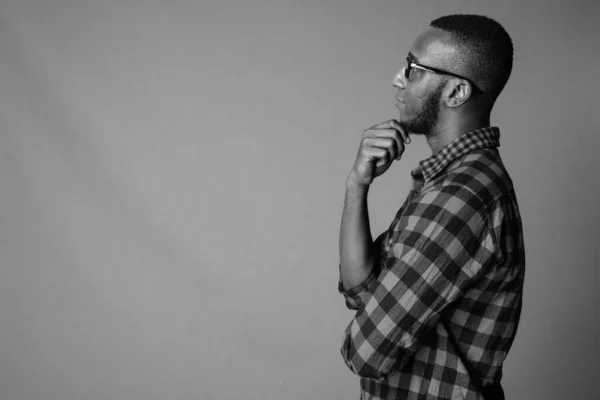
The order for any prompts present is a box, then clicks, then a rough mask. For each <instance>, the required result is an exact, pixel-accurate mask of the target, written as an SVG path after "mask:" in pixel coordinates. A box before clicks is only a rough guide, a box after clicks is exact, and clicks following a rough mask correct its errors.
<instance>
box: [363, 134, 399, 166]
mask: <svg viewBox="0 0 600 400" xmlns="http://www.w3.org/2000/svg"><path fill="white" fill-rule="evenodd" d="M365 136H366V137H385V138H390V139H392V140H394V141H395V143H396V150H397V151H396V154H395V157H394V158H395V159H397V160H399V159H400V157H401V156H402V154H403V153H404V141H403V140H402V138H401V137H400V135H399V133H398V131H397V130H396V129H370V130H367V131H366V132H365Z"/></svg>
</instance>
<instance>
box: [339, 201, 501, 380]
mask: <svg viewBox="0 0 600 400" xmlns="http://www.w3.org/2000/svg"><path fill="white" fill-rule="evenodd" d="M483 208H484V205H483V204H480V203H478V202H476V201H474V199H468V198H461V197H459V196H456V195H455V194H453V193H450V192H448V191H447V190H443V191H431V192H429V193H426V194H425V195H423V196H422V199H421V200H420V201H419V202H418V203H413V204H411V205H409V207H407V210H406V212H405V214H404V216H403V218H401V219H400V220H399V222H398V226H397V227H396V229H395V231H396V232H397V234H398V235H397V237H396V238H395V240H394V243H393V244H392V247H391V249H390V250H391V251H390V252H389V255H388V258H387V260H386V266H389V267H387V268H386V269H385V270H383V271H382V272H381V273H380V274H379V276H378V277H375V276H374V275H371V276H370V277H369V278H368V279H367V281H366V282H365V283H363V284H362V285H361V287H359V288H354V289H353V290H352V291H351V292H350V291H349V292H348V293H346V294H347V295H348V296H347V299H348V302H349V303H350V304H352V305H353V306H358V307H360V306H361V305H362V304H363V303H364V307H360V308H359V311H358V314H357V315H356V317H355V319H354V320H353V321H352V323H351V324H350V325H349V327H348V329H347V335H346V339H345V343H344V346H343V351H344V356H345V357H344V358H345V360H346V362H347V365H348V366H349V367H350V368H351V369H352V371H354V372H355V373H356V374H358V375H360V376H365V377H372V378H380V377H385V376H386V375H387V374H389V373H390V372H392V371H394V370H399V369H400V368H402V366H403V364H404V363H405V362H406V361H407V359H408V358H409V357H410V356H411V355H412V354H413V353H414V352H415V351H416V350H417V348H418V347H419V346H420V342H421V338H422V337H423V335H424V334H425V333H426V332H427V331H428V330H429V329H430V328H431V327H432V326H434V325H435V324H436V323H437V322H438V320H439V318H440V314H441V312H442V311H443V310H444V309H445V308H446V307H447V306H448V305H449V304H452V303H453V302H454V301H455V300H456V299H458V298H459V297H460V296H461V295H462V294H463V293H464V291H465V290H466V289H467V288H468V287H469V285H470V284H471V283H472V282H473V281H474V280H475V279H477V278H478V277H479V276H480V275H481V272H482V270H483V266H484V265H489V263H490V262H491V261H492V260H493V255H494V246H495V244H494V239H493V237H492V234H491V232H490V230H489V229H488V227H487V223H486V221H485V219H484V218H483V215H482V213H481V211H482V209H483ZM369 288H372V290H373V292H370V291H369Z"/></svg>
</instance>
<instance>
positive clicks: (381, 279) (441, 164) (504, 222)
mask: <svg viewBox="0 0 600 400" xmlns="http://www.w3.org/2000/svg"><path fill="white" fill-rule="evenodd" d="M499 138H500V132H499V130H498V129H497V128H495V127H491V128H484V129H480V130H476V131H472V132H469V133H467V134H465V135H462V136H461V137H459V138H457V139H456V140H455V141H453V142H452V143H450V144H449V145H447V146H446V147H445V148H443V149H442V150H441V151H440V152H439V153H438V154H435V155H432V156H431V157H429V158H427V159H426V160H424V161H421V162H420V163H419V168H417V169H416V170H414V171H413V172H412V176H413V188H412V190H411V191H410V193H409V195H408V198H407V199H406V201H405V203H404V204H403V205H402V207H401V208H400V210H399V211H398V214H397V215H396V217H395V219H394V221H393V222H392V224H391V226H390V228H389V230H388V231H387V232H384V233H383V234H381V235H380V236H379V237H378V238H377V240H376V241H375V243H374V246H376V249H377V251H378V252H379V254H380V262H379V263H378V265H376V267H375V268H373V272H372V273H371V275H370V276H369V277H368V278H367V279H366V280H365V282H363V283H362V284H361V285H359V286H358V287H355V288H351V289H349V290H344V287H343V285H342V282H341V279H340V282H339V291H340V292H341V293H342V294H343V295H344V297H345V299H346V305H347V306H348V308H350V309H353V310H358V311H357V313H356V315H355V317H354V319H353V320H352V322H351V323H350V325H349V326H348V328H347V329H346V332H345V335H344V342H343V345H342V349H341V352H342V355H343V357H344V360H345V362H346V364H347V365H348V367H349V368H350V369H351V370H352V371H353V372H354V373H356V374H357V375H358V376H360V377H361V380H360V383H361V394H362V396H361V398H362V399H364V400H367V399H485V400H489V399H504V393H503V390H502V387H501V386H500V379H501V377H502V363H503V361H504V359H505V357H506V355H507V352H508V350H509V348H510V346H511V344H512V342H513V339H514V337H515V332H516V329H517V325H518V322H519V316H520V312H521V301H522V292H523V279H524V273H525V251H524V246H523V233H522V226H521V218H520V215H519V208H518V205H517V200H516V197H515V193H514V189H513V184H512V181H511V179H510V177H509V176H508V173H507V172H506V170H505V168H504V165H503V164H502V161H501V159H500V155H499V152H498V149H497V147H498V146H499Z"/></svg>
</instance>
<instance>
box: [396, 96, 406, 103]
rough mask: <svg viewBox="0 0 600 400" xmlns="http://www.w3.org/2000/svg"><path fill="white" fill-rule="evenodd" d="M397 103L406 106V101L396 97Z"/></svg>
mask: <svg viewBox="0 0 600 400" xmlns="http://www.w3.org/2000/svg"><path fill="white" fill-rule="evenodd" d="M396 103H403V104H404V101H403V100H400V99H399V98H397V97H396Z"/></svg>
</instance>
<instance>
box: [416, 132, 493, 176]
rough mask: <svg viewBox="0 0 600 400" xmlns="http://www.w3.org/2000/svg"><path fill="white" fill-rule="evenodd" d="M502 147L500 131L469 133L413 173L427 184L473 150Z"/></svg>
mask: <svg viewBox="0 0 600 400" xmlns="http://www.w3.org/2000/svg"><path fill="white" fill-rule="evenodd" d="M499 146H500V129H498V128H497V127H487V128H482V129H477V130H474V131H470V132H467V133H465V134H463V135H461V136H459V137H458V138H456V139H454V140H453V141H452V142H450V143H449V144H448V145H446V146H445V147H444V148H443V149H442V150H440V151H439V152H438V153H437V154H433V155H431V156H430V157H428V158H426V159H425V160H423V161H421V162H420V163H419V167H418V168H417V169H415V170H414V171H412V175H413V176H415V177H416V176H418V175H422V176H423V179H424V180H425V182H429V181H431V180H432V179H434V178H435V177H436V176H437V175H438V174H439V173H440V172H442V170H443V169H444V168H446V167H447V166H448V164H450V163H451V162H453V161H454V160H456V159H458V158H460V157H462V156H464V155H465V154H467V153H470V152H471V151H473V150H478V149H485V148H495V147H499Z"/></svg>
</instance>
